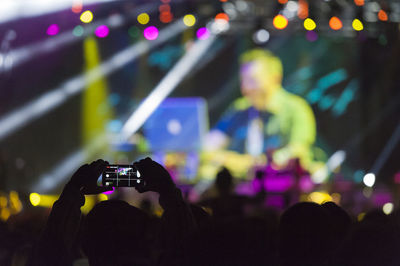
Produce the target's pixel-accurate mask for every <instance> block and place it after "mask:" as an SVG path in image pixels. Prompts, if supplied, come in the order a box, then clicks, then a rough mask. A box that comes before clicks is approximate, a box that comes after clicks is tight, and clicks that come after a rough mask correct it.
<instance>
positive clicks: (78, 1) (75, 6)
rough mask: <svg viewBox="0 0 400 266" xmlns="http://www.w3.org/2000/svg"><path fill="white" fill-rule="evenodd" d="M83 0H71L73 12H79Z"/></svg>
mask: <svg viewBox="0 0 400 266" xmlns="http://www.w3.org/2000/svg"><path fill="white" fill-rule="evenodd" d="M82 1H83V0H73V2H72V8H71V10H72V12H74V13H81V12H82V8H83V3H82Z"/></svg>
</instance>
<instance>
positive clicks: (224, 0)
mask: <svg viewBox="0 0 400 266" xmlns="http://www.w3.org/2000/svg"><path fill="white" fill-rule="evenodd" d="M219 1H220V2H228V0H219Z"/></svg>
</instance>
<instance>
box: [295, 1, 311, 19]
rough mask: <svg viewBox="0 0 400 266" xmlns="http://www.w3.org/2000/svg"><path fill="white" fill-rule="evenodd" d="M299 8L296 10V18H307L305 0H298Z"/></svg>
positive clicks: (306, 3)
mask: <svg viewBox="0 0 400 266" xmlns="http://www.w3.org/2000/svg"><path fill="white" fill-rule="evenodd" d="M298 3H299V8H298V9H297V16H298V17H299V18H300V19H305V18H307V17H308V2H307V1H306V0H298Z"/></svg>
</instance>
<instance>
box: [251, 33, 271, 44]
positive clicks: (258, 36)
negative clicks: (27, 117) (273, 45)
mask: <svg viewBox="0 0 400 266" xmlns="http://www.w3.org/2000/svg"><path fill="white" fill-rule="evenodd" d="M269 37H270V34H269V32H268V31H267V30H266V29H259V30H258V31H256V32H255V33H254V34H253V41H254V42H255V43H257V44H264V43H266V42H268V40H269Z"/></svg>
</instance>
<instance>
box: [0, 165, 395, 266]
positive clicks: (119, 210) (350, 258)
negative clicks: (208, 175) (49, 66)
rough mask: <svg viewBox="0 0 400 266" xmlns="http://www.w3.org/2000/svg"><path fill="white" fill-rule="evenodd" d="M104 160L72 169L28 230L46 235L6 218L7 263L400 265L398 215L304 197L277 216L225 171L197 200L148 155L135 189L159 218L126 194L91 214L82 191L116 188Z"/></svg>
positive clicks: (4, 248) (4, 245) (4, 260)
mask: <svg viewBox="0 0 400 266" xmlns="http://www.w3.org/2000/svg"><path fill="white" fill-rule="evenodd" d="M107 164H108V162H105V161H103V160H97V161H95V162H92V163H91V164H86V165H83V166H82V167H81V168H79V169H78V170H77V171H76V172H75V174H74V175H73V176H72V178H71V180H70V181H69V182H68V183H67V184H66V185H65V187H64V189H63V192H62V194H61V195H60V197H59V199H58V200H57V201H56V202H55V203H54V205H53V207H52V209H51V212H50V214H49V215H48V219H47V222H46V224H45V226H44V228H36V229H34V230H33V229H32V230H31V231H32V232H33V231H35V232H38V231H39V230H41V233H40V237H39V238H36V237H35V236H34V234H33V235H32V236H30V237H28V236H26V234H25V235H23V234H21V235H17V234H15V233H12V232H11V231H10V229H9V228H7V227H6V226H5V224H2V225H1V227H0V235H1V238H2V241H1V247H0V248H1V249H0V250H1V251H2V254H0V259H1V261H0V262H1V263H3V264H1V265H5V266H6V265H27V266H58V265H60V266H61V265H90V266H128V265H282V266H286V265H288V266H289V265H318V266H321V265H335V266H336V265H349V266H353V265H354V266H355V265H360V266H361V265H362V266H366V265H393V266H394V265H400V252H399V250H400V215H399V213H398V212H397V211H394V212H393V213H391V214H390V215H386V214H384V213H383V212H382V211H377V210H375V211H371V212H369V213H367V214H366V215H365V217H364V218H363V219H362V220H361V221H357V220H356V219H353V218H352V217H351V216H350V215H349V214H348V213H347V212H346V211H345V210H344V209H343V208H341V207H340V206H338V205H337V204H335V203H333V202H325V203H323V204H317V203H313V202H299V203H296V204H293V205H291V206H290V207H288V208H286V210H284V211H283V212H281V213H279V212H278V211H277V210H275V209H272V208H267V207H265V206H264V202H265V191H261V192H260V193H259V194H257V195H255V196H253V197H250V196H241V195H236V194H235V193H234V190H233V186H234V184H233V178H232V175H231V174H230V172H229V171H228V170H227V169H222V170H221V171H220V172H219V173H218V175H217V177H216V180H215V187H216V190H217V193H216V195H215V196H210V197H207V198H203V199H202V200H200V201H198V202H197V203H193V202H188V201H187V200H186V199H185V198H184V197H183V196H182V195H183V193H182V192H181V190H180V189H179V188H178V187H177V186H176V185H175V183H174V182H173V180H172V178H171V176H170V174H169V173H168V171H167V170H166V169H165V168H164V167H163V166H161V165H160V164H158V163H156V162H154V161H153V160H151V159H150V158H146V159H143V160H140V161H138V162H136V163H134V166H135V168H136V169H138V171H139V172H140V173H141V176H142V177H143V180H144V181H145V185H144V186H140V187H137V188H136V189H137V190H138V191H139V192H140V193H143V192H147V191H153V192H156V193H158V195H159V204H160V206H161V207H162V209H163V212H162V215H161V216H160V217H158V216H155V215H153V214H152V212H151V211H150V210H151V208H150V207H149V206H148V203H146V204H143V206H144V209H140V208H137V207H135V206H132V205H130V204H128V203H127V202H126V201H123V200H119V199H112V200H106V201H101V202H99V203H97V204H96V205H95V206H94V208H93V209H92V210H91V211H90V212H89V213H88V214H87V215H86V216H84V215H82V213H81V211H80V208H81V206H82V205H83V204H84V202H85V196H84V195H89V194H97V193H102V192H105V191H107V190H110V188H109V187H102V186H98V185H97V178H98V176H99V175H100V174H101V173H102V172H103V171H104V169H105V167H106V166H107ZM143 206H142V207H143ZM146 206H147V207H146ZM31 219H32V217H31ZM33 221H34V220H33V219H32V222H31V223H33ZM26 224H29V222H28V223H26ZM39 224H40V223H39ZM7 250H8V251H10V250H11V251H12V252H8V253H6V252H5V251H7Z"/></svg>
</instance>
